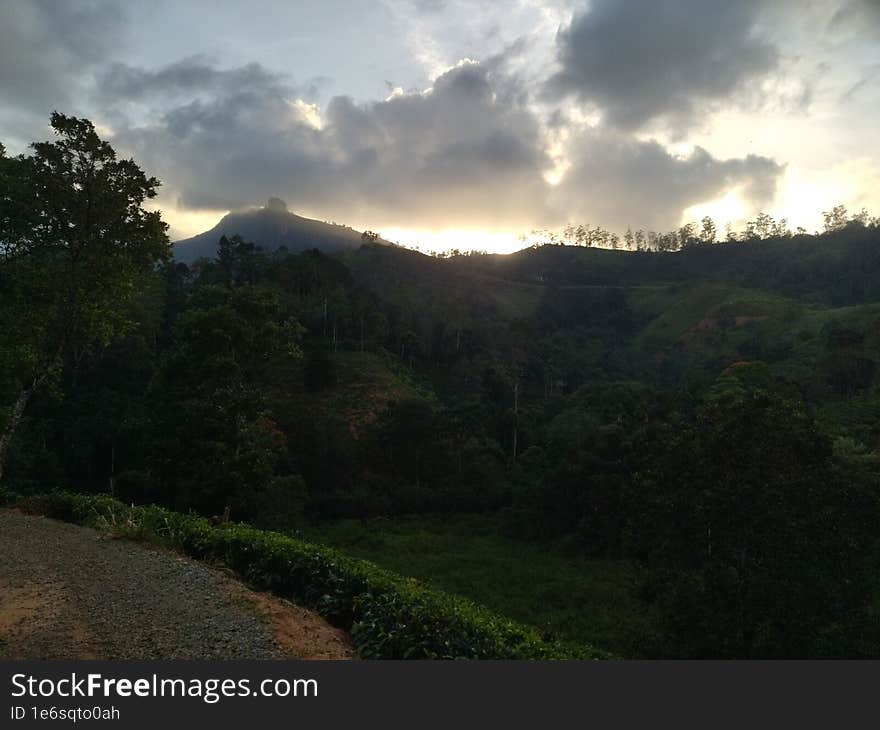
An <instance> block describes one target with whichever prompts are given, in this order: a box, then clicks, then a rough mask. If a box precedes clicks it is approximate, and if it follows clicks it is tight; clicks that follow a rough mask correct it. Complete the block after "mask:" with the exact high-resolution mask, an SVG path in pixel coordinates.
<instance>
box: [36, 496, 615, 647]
mask: <svg viewBox="0 0 880 730" xmlns="http://www.w3.org/2000/svg"><path fill="white" fill-rule="evenodd" d="M21 504H22V506H23V507H24V508H26V509H30V510H34V511H40V512H42V513H44V514H46V515H47V516H51V517H55V518H58V519H63V520H67V521H70V522H76V523H78V524H83V525H89V526H93V527H98V528H101V529H111V530H113V531H115V532H118V533H120V534H122V535H125V536H131V537H136V538H143V539H152V540H157V541H160V542H162V543H163V544H165V545H168V546H171V547H174V548H177V549H179V550H181V551H183V552H185V553H186V554H188V555H190V556H192V557H195V558H197V559H200V560H207V561H211V562H215V563H219V564H222V565H224V566H226V567H228V568H230V569H232V570H234V571H236V572H237V573H238V574H239V575H241V576H242V577H243V578H244V579H245V580H247V581H248V582H249V583H251V584H252V585H254V586H256V587H258V588H261V589H265V590H271V591H273V592H274V593H277V594H278V595H281V596H284V597H286V598H290V599H292V600H295V601H297V602H299V603H302V604H304V605H306V606H309V607H312V608H314V609H315V610H317V611H318V612H319V613H321V614H322V615H323V616H325V617H326V618H327V619H328V620H330V621H331V622H333V623H335V624H337V625H339V626H341V627H343V628H345V629H347V630H349V631H350V632H351V635H352V638H353V640H354V643H355V645H356V647H357V649H358V652H359V653H360V655H361V656H362V657H364V658H375V659H378V658H385V659H573V658H583V659H587V658H608V655H607V654H605V653H603V652H600V651H598V650H595V649H592V648H591V647H584V648H578V647H574V646H567V645H564V644H561V643H553V642H547V641H543V640H542V639H541V637H540V636H539V635H538V633H537V632H536V631H535V630H534V629H531V628H528V627H526V626H523V625H521V624H518V623H516V622H514V621H511V620H509V619H505V618H502V617H500V616H497V615H495V614H493V613H491V612H489V611H488V610H486V609H484V608H482V607H480V606H477V605H476V604H474V603H471V602H470V601H467V600H465V599H462V598H458V597H456V596H452V595H448V594H445V593H442V592H440V591H436V590H433V589H431V588H428V587H427V586H425V585H423V584H421V583H419V582H418V581H416V580H413V579H408V578H403V577H401V576H399V575H396V574H394V573H391V572H390V571H387V570H382V569H381V568H378V567H377V566H375V565H373V564H371V563H368V562H366V561H362V560H356V559H353V558H349V557H346V556H344V555H342V554H340V553H338V552H336V551H335V550H333V549H331V548H326V547H322V546H318V545H315V544H312V543H308V542H305V541H303V540H299V539H296V538H293V537H289V536H286V535H282V534H279V533H274V532H264V531H261V530H257V529H255V528H253V527H249V526H247V525H242V524H224V525H212V524H211V523H210V522H209V521H208V520H206V519H204V518H201V517H196V516H192V515H183V514H180V513H175V512H170V511H168V510H166V509H164V508H161V507H157V506H153V505H151V506H144V507H127V506H126V505H124V504H122V503H121V502H117V501H115V500H113V499H111V498H109V497H106V496H86V495H78V494H73V493H69V492H53V493H50V494H46V495H42V496H38V497H31V498H29V499H27V500H24V501H23V502H22V503H21Z"/></svg>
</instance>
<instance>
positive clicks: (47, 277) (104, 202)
mask: <svg viewBox="0 0 880 730" xmlns="http://www.w3.org/2000/svg"><path fill="white" fill-rule="evenodd" d="M51 125H52V128H53V129H54V130H55V133H56V135H57V139H56V140H55V141H51V142H37V143H34V144H32V145H31V149H32V150H33V152H32V154H31V155H30V156H24V155H19V156H18V157H14V158H8V157H6V156H5V155H3V156H2V158H0V222H2V233H0V269H2V271H0V285H2V287H3V306H2V313H0V319H2V322H0V324H2V325H3V326H2V328H0V351H2V352H3V355H2V359H3V361H4V362H3V364H4V366H6V367H7V368H8V369H7V371H6V372H7V373H11V377H10V380H11V381H12V382H11V383H8V384H7V387H8V388H9V389H10V390H12V391H13V392H14V398H13V399H12V400H13V403H12V406H11V408H10V409H9V412H8V414H7V416H6V419H5V424H4V426H3V432H2V434H0V479H2V475H3V464H4V463H5V458H6V455H7V451H8V448H9V444H10V442H11V441H12V438H13V436H14V435H15V432H16V429H17V427H18V425H19V423H20V421H21V418H22V416H23V414H24V411H25V409H26V407H27V405H28V402H29V401H30V399H31V397H32V396H33V394H34V393H35V392H36V391H37V390H38V389H39V388H40V387H41V386H43V385H44V384H45V383H46V382H47V381H48V380H50V379H51V378H53V377H54V376H56V375H57V374H58V372H59V371H60V369H61V367H62V365H63V363H64V362H65V359H69V360H72V361H73V362H74V363H76V362H77V361H78V360H79V359H81V358H82V357H83V356H84V355H85V354H86V353H87V352H88V351H90V350H91V349H93V348H95V347H99V346H105V345H107V344H109V343H110V342H111V341H113V340H114V339H115V338H116V337H118V336H119V335H120V334H121V333H124V332H125V331H126V330H127V329H128V328H129V327H130V326H131V324H132V323H131V319H130V317H129V307H130V304H131V303H132V301H133V300H134V299H135V298H136V297H137V295H138V292H139V291H140V290H141V289H142V286H143V284H144V282H145V281H146V279H147V278H148V277H149V276H150V275H152V274H153V272H154V269H155V266H156V264H157V263H158V262H160V261H162V260H163V259H165V258H166V257H167V255H168V238H167V236H166V233H165V232H166V229H167V225H166V224H165V223H163V222H162V220H161V218H160V215H159V212H158V211H147V210H145V209H144V207H143V204H144V202H145V201H146V200H147V199H149V198H153V197H155V195H156V188H157V187H158V186H159V181H158V180H156V178H153V177H147V176H146V175H145V174H144V173H143V171H142V170H141V169H140V168H139V167H138V166H137V165H136V164H135V162H134V161H133V160H120V159H118V158H117V156H116V153H115V151H114V150H113V148H112V147H111V146H110V145H109V144H108V143H107V142H105V141H103V140H101V139H100V138H99V137H98V135H97V133H96V132H95V128H94V126H93V125H92V123H91V122H90V121H88V120H86V119H77V118H76V117H67V116H64V115H63V114H59V113H57V112H56V113H54V114H53V115H52V119H51Z"/></svg>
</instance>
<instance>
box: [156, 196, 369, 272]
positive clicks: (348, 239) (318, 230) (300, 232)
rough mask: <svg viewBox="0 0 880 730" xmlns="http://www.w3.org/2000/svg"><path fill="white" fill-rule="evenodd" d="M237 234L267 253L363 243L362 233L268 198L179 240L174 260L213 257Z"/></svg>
mask: <svg viewBox="0 0 880 730" xmlns="http://www.w3.org/2000/svg"><path fill="white" fill-rule="evenodd" d="M236 234H238V235H239V236H241V237H242V238H243V239H244V240H245V241H248V242H249V243H255V244H257V245H258V246H261V247H262V248H263V249H265V250H267V251H274V250H275V249H278V248H281V247H285V248H287V250H288V251H290V252H291V253H298V252H300V251H307V250H310V249H313V248H316V249H319V250H320V251H323V252H324V253H339V252H341V251H348V250H353V249H357V248H359V247H360V246H361V244H362V243H363V240H362V239H361V233H360V231H356V230H354V229H353V228H348V227H347V226H340V225H335V224H332V223H322V222H321V221H316V220H312V219H311V218H303V217H302V216H298V215H294V214H293V213H291V212H289V211H288V210H287V205H286V204H285V203H284V201H282V200H279V199H278V198H269V201H268V202H267V203H266V205H265V206H264V207H262V208H253V209H250V210H244V211H237V212H233V213H229V214H227V215H225V216H223V218H222V219H221V220H220V222H219V223H218V224H217V225H216V226H214V227H213V228H212V229H211V230H209V231H205V232H204V233H200V234H198V235H197V236H193V237H192V238H185V239H183V240H180V241H176V242H175V243H174V248H173V253H174V258H175V259H177V260H178V261H181V262H183V263H192V262H193V261H195V260H196V259H199V258H202V257H207V258H213V257H214V256H215V254H216V253H217V243H218V241H219V240H220V237H221V236H234V235H236Z"/></svg>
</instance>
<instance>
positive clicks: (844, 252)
mask: <svg viewBox="0 0 880 730" xmlns="http://www.w3.org/2000/svg"><path fill="white" fill-rule="evenodd" d="M52 121H53V126H54V127H55V128H56V131H57V132H58V136H59V139H58V141H56V142H54V143H46V144H42V145H37V146H35V148H34V157H33V159H31V158H25V157H18V158H9V157H4V156H3V155H2V154H0V188H2V189H0V193H2V195H0V222H3V228H4V238H3V240H2V241H0V250H2V253H3V256H2V257H0V291H2V292H3V296H2V297H0V428H2V432H0V479H2V480H3V485H4V486H8V487H9V488H10V489H13V490H15V491H18V492H20V493H23V494H27V493H29V492H45V491H47V490H49V489H51V488H54V487H57V486H59V485H61V486H66V487H68V488H71V489H73V490H76V491H82V492H110V493H112V494H114V495H116V496H117V497H118V498H119V499H121V500H122V501H124V502H126V503H136V504H143V503H160V504H163V505H165V506H168V507H171V508H174V509H176V510H178V511H181V512H189V511H194V512H196V513H200V514H203V515H207V516H217V518H218V519H222V517H221V516H222V515H228V516H230V517H231V519H233V520H240V521H244V522H250V523H253V524H255V525H256V526H258V527H265V528H271V529H276V530H282V531H289V530H296V529H304V528H305V527H306V526H307V525H312V526H314V525H316V524H326V523H327V521H328V520H331V519H334V518H340V517H342V518H345V517H353V518H357V519H362V520H366V519H368V518H373V517H376V518H383V519H384V518H387V517H393V516H395V515H404V514H406V515H425V514H426V513H434V514H443V515H450V514H453V513H459V514H463V513H482V514H483V515H487V516H488V517H489V518H490V519H491V521H492V522H491V524H492V525H494V527H493V529H494V530H496V532H497V534H499V535H500V534H503V535H504V536H505V539H513V540H518V541H520V542H525V541H530V542H532V543H534V544H537V545H541V546H549V545H558V544H565V545H566V546H567V548H566V549H567V550H569V551H573V552H575V553H576V554H578V555H580V556H583V557H587V556H589V557H590V558H593V559H601V560H606V561H625V562H626V564H628V565H635V566H637V571H636V573H635V574H636V575H637V577H638V581H637V582H638V596H639V600H640V601H642V602H643V603H644V604H645V606H646V608H645V611H646V615H649V616H650V617H651V619H650V623H651V626H652V628H651V629H650V631H647V630H646V631H644V632H642V633H641V634H640V635H639V636H638V637H635V638H634V639H633V640H632V643H630V644H627V645H626V646H621V645H614V646H611V645H610V644H609V645H608V646H607V648H611V649H613V650H620V651H622V652H623V653H631V654H637V655H642V656H649V655H650V656H665V657H670V656H699V657H755V656H765V657H771V656H776V657H782V656H785V657H797V656H880V630H878V628H877V627H878V623H877V621H876V618H875V617H876V615H877V608H876V606H875V605H874V603H873V602H874V601H875V598H874V597H875V596H877V595H880V593H878V586H880V580H878V576H880V559H878V557H877V556H878V555H880V531H878V527H877V526H878V525H880V222H878V220H877V219H872V218H870V217H868V216H867V214H864V215H863V214H859V215H858V216H856V217H854V218H852V219H848V218H847V217H846V215H845V211H844V210H843V209H842V208H835V210H834V211H833V212H832V214H829V215H828V216H827V222H826V232H825V233H823V234H821V235H816V236H807V235H802V234H801V235H795V236H792V235H791V234H790V233H789V232H788V231H787V230H785V229H784V226H769V225H763V223H762V225H761V226H757V225H756V226H752V227H751V228H750V230H748V231H746V232H745V233H744V234H741V235H740V234H737V235H736V236H735V237H732V238H733V239H734V240H731V241H729V242H724V243H713V242H710V241H713V240H714V234H713V235H712V236H710V237H708V240H706V241H704V242H700V241H699V239H695V237H694V235H693V230H692V229H691V228H690V227H688V226H685V227H683V229H682V231H680V232H679V233H678V234H675V235H677V237H676V239H675V241H673V240H672V236H673V235H674V234H667V235H665V236H662V237H659V238H656V237H655V238H653V239H650V238H649V240H648V243H649V244H651V247H652V248H657V246H654V245H653V244H654V243H658V242H659V243H662V244H663V247H664V248H666V249H669V248H681V249H682V250H680V251H673V250H664V251H656V250H655V251H651V252H648V251H635V252H632V251H613V250H603V249H597V248H591V247H584V246H561V245H544V246H540V247H537V248H534V249H529V250H524V251H521V252H519V253H516V254H512V255H510V256H491V255H480V254H474V255H455V256H451V257H430V256H424V255H422V254H419V253H417V252H414V251H409V250H406V249H402V248H399V247H395V246H388V245H369V244H367V245H363V244H362V239H361V236H360V235H359V234H357V233H356V232H354V231H348V232H347V233H345V234H344V235H343V238H344V239H345V241H346V243H345V244H344V245H343V244H340V245H339V247H338V248H336V249H334V252H331V251H330V247H328V246H323V247H322V248H323V249H324V250H315V245H316V244H315V243H314V242H313V241H312V240H311V239H309V240H308V241H306V240H305V239H301V240H302V246H303V247H304V248H306V249H307V250H304V251H301V252H296V251H294V250H292V248H291V247H289V246H287V245H286V244H285V246H284V247H280V248H276V246H279V245H280V244H281V243H283V240H282V238H283V236H282V235H281V233H279V231H280V230H281V228H283V226H282V227H281V228H279V229H274V228H271V227H269V228H259V229H247V228H245V227H238V224H237V223H236V219H235V218H232V219H231V223H230V219H227V221H226V222H227V224H230V225H233V224H234V225H233V227H232V228H229V229H227V230H228V234H229V235H222V236H217V234H219V233H220V231H219V230H218V231H214V232H212V233H210V235H208V234H206V235H205V236H204V237H203V238H201V239H200V243H198V244H196V243H189V244H183V243H182V244H179V246H180V247H182V248H183V247H186V246H193V247H195V246H197V245H198V246H204V248H203V249H201V250H199V252H198V253H199V255H202V254H204V258H202V259H200V260H197V261H195V262H193V265H192V266H189V265H187V264H186V263H184V262H183V261H181V260H180V259H178V260H176V261H175V260H168V258H167V256H166V253H167V241H166V238H165V224H164V223H163V222H162V221H161V218H160V216H159V213H158V212H156V211H147V210H146V209H144V208H143V207H142V204H143V203H144V201H145V200H147V199H149V198H152V197H153V196H154V195H155V192H156V190H155V189H156V185H157V181H156V180H155V179H152V178H147V177H146V176H145V175H143V173H142V172H141V171H140V170H139V169H138V168H137V166H136V165H133V164H132V163H131V162H130V161H124V160H118V159H117V158H116V157H115V155H114V153H113V150H112V148H110V147H109V145H107V144H106V143H102V142H101V141H100V140H99V139H98V137H97V134H96V132H95V130H94V128H93V127H92V126H91V125H90V123H88V122H86V121H84V120H78V119H75V118H68V117H64V116H63V115H54V116H53V120H52ZM80 148H81V149H80ZM70 150H74V151H76V152H77V153H76V154H73V153H71V152H70ZM0 152H2V150H0ZM93 158H97V160H98V162H99V163H100V164H101V165H103V166H104V168H103V169H107V170H108V171H109V172H110V173H112V174H106V175H103V176H102V177H101V178H100V183H101V187H100V188H99V189H97V190H93V189H92V188H91V187H88V186H85V187H84V186H82V185H81V184H80V182H79V180H80V179H81V177H80V176H82V175H86V174H89V170H91V169H92V167H90V166H91V165H92V163H93V162H94V160H93ZM68 161H72V162H70V164H68ZM70 165H73V167H72V168H71V166H70ZM78 166H79V167H78ZM80 167H82V169H80ZM47 189H48V190H52V191H53V198H52V200H51V201H50V202H46V201H45V200H44V198H42V197H40V196H41V195H43V192H42V191H45V190H47ZM96 201H98V203H99V204H98V203H96ZM50 203H51V204H50ZM32 209H33V210H32ZM95 210H98V211H100V213H101V218H100V225H96V224H95V221H94V219H93V217H92V212H93V211H95ZM276 219H277V220H280V221H293V222H294V223H296V224H297V225H299V221H301V219H298V218H296V217H295V216H291V215H290V214H289V213H286V212H285V211H283V210H281V206H280V205H279V204H278V203H275V204H272V205H270V206H268V208H267V209H264V210H262V211H260V212H257V213H254V214H252V216H251V218H248V220H257V221H262V220H270V221H276ZM47 220H48V221H51V225H48V224H47V223H46V221H47ZM761 220H762V221H763V222H764V223H766V221H765V220H764V219H763V218H762V219H761ZM273 225H274V223H273ZM279 225H280V224H279ZM285 225H286V223H285ZM291 225H293V223H291ZM315 225H317V226H319V227H320V230H321V231H326V227H321V226H323V224H315ZM708 228H709V229H710V230H713V229H712V227H711V226H708ZM265 230H269V231H270V232H269V234H266V236H268V237H265V236H264V235H263V231H265ZM333 230H334V231H335V230H336V229H333ZM340 230H342V231H347V230H348V229H340ZM761 231H764V234H762V233H761ZM594 233H595V232H594ZM235 234H240V235H235ZM258 234H259V235H258ZM251 237H253V240H249V238H251ZM212 238H215V240H213V241H212V240H211V239H212ZM742 239H745V240H742ZM585 240H586V239H585ZM609 240H612V241H613V240H614V239H609ZM673 243H674V244H675V245H674V246H672V245H671V244H673ZM255 244H256V245H255ZM285 248H286V250H285ZM108 252H110V253H108ZM426 550H427V549H426ZM482 559H483V558H482V557H481V556H477V555H475V556H473V558H472V560H471V561H470V562H474V561H476V562H477V563H479V561H480V560H482ZM480 565H481V564H480ZM524 590H528V588H527V587H526V588H524ZM542 600H543V598H542ZM558 600H559V601H560V603H561V604H564V603H565V600H566V595H562V596H561V597H558ZM554 630H555V631H558V632H560V634H564V633H565V632H566V630H567V629H566V625H565V624H564V623H563V624H560V625H558V626H556V627H554ZM582 638H586V639H587V640H588V641H589V642H594V640H595V639H602V637H601V636H597V635H590V636H584V637H582ZM595 643H597V644H599V645H603V646H604V641H601V640H600V641H596V642H595Z"/></svg>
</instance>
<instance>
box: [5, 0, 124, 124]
mask: <svg viewBox="0 0 880 730" xmlns="http://www.w3.org/2000/svg"><path fill="white" fill-rule="evenodd" d="M126 28H127V21H126V18H125V15H124V13H123V7H122V6H120V4H119V3H112V2H109V1H104V0H77V1H75V2H73V1H72V2H53V0H31V1H30V2H2V3H0V123H2V124H3V127H4V129H6V130H9V129H12V130H16V131H17V130H21V132H22V133H25V134H26V133H27V130H29V129H30V128H31V127H32V125H33V123H34V122H35V121H36V120H39V121H40V122H42V123H43V124H45V123H46V121H47V120H48V118H49V113H50V112H51V111H52V110H53V109H62V110H65V111H68V112H71V111H77V110H78V107H79V105H80V100H81V99H82V98H83V97H84V96H85V95H86V91H87V88H88V86H89V82H90V78H91V77H90V72H91V71H92V70H93V69H94V68H96V67H97V66H98V65H99V64H101V63H102V62H104V60H105V59H106V58H107V57H108V56H110V55H111V54H112V53H113V52H114V51H115V50H116V49H118V48H119V47H120V46H121V45H122V44H123V43H124V42H125V33H126Z"/></svg>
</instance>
